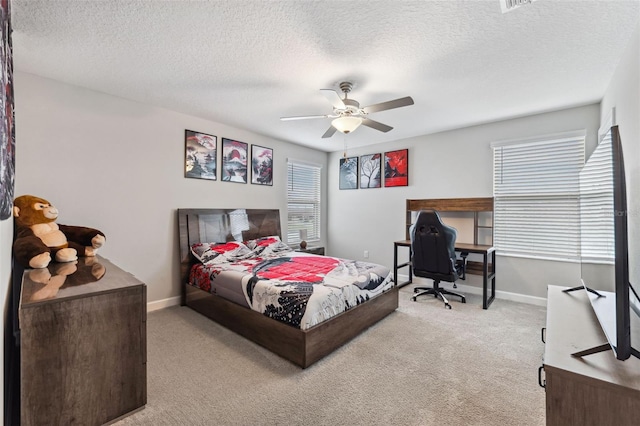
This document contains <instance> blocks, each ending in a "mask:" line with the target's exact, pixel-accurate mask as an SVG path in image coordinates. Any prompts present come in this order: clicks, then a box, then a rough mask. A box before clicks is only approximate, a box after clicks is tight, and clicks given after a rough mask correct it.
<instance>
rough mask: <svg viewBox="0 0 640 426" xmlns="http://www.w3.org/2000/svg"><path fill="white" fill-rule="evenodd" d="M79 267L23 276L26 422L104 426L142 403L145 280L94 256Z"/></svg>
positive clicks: (22, 370) (22, 352) (21, 314)
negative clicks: (141, 280)
mask: <svg viewBox="0 0 640 426" xmlns="http://www.w3.org/2000/svg"><path fill="white" fill-rule="evenodd" d="M76 267H77V271H75V272H73V269H74V267H73V266H72V265H69V264H57V263H54V264H52V265H50V267H49V268H48V270H26V271H25V273H24V275H23V278H22V292H21V297H20V306H19V324H20V363H21V365H20V374H21V384H20V399H21V402H20V406H21V416H20V417H21V424H22V425H23V426H26V425H67V424H77V425H87V426H89V425H101V424H105V423H108V422H111V421H113V420H115V419H118V418H120V417H122V416H124V415H126V414H130V413H132V412H134V411H137V410H139V409H141V408H143V407H144V405H145V404H146V402H147V342H146V333H147V332H146V299H147V297H146V286H145V284H144V283H142V282H140V281H139V280H138V279H136V278H135V277H134V276H133V275H131V274H130V273H128V272H125V271H123V270H122V269H120V268H118V267H117V266H116V265H114V264H113V263H111V262H110V261H109V260H107V259H105V258H102V257H99V256H98V257H96V258H80V260H79V261H78V264H77V265H76ZM69 272H73V273H71V274H69ZM67 274H69V275H67Z"/></svg>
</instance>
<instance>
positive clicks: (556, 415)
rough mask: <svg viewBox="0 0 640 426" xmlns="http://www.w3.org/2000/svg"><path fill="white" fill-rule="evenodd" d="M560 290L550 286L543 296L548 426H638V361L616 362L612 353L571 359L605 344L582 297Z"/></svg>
mask: <svg viewBox="0 0 640 426" xmlns="http://www.w3.org/2000/svg"><path fill="white" fill-rule="evenodd" d="M565 288H566V287H558V286H549V287H548V293H547V328H546V339H545V341H546V343H545V351H544V361H543V368H544V376H545V381H546V383H545V391H546V405H547V425H550V426H551V425H558V426H570V425H579V426H605V425H611V426H624V425H629V426H631V425H639V424H640V359H637V358H635V357H633V356H632V357H631V358H629V359H627V360H626V361H619V360H617V359H616V357H615V355H614V354H613V352H612V351H607V352H600V353H597V354H593V355H588V356H585V357H583V358H576V357H573V356H571V354H572V353H575V352H579V351H582V350H585V349H589V348H592V347H595V346H599V345H601V344H603V343H606V341H607V340H606V336H605V335H604V333H603V332H602V329H601V328H600V324H599V323H598V320H597V318H596V316H595V313H594V312H593V309H592V308H591V304H590V302H589V299H588V297H587V296H586V294H585V292H584V291H575V292H572V293H563V292H562V290H563V289H565ZM633 315H634V314H633V313H632V316H633ZM632 337H638V336H637V335H634V336H632ZM632 342H634V344H635V345H637V344H638V343H639V342H640V340H638V339H635V340H632Z"/></svg>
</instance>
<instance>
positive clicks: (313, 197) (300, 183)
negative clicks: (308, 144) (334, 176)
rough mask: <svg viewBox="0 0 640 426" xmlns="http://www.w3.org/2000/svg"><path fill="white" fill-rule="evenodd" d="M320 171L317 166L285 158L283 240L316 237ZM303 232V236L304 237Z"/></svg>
mask: <svg viewBox="0 0 640 426" xmlns="http://www.w3.org/2000/svg"><path fill="white" fill-rule="evenodd" d="M321 170H322V168H321V167H320V166H318V165H312V164H308V163H303V162H298V161H295V160H291V159H289V160H287V211H288V232H287V242H289V243H299V242H300V241H301V240H302V239H305V240H306V241H319V240H320V172H321ZM305 232H306V237H304V234H305ZM301 234H302V235H301ZM301 236H302V238H301Z"/></svg>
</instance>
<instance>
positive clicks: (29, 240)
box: [13, 195, 106, 268]
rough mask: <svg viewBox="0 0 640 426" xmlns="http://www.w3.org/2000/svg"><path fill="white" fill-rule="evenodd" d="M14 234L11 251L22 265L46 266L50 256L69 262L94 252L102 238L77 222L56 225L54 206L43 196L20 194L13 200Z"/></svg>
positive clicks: (31, 266)
mask: <svg viewBox="0 0 640 426" xmlns="http://www.w3.org/2000/svg"><path fill="white" fill-rule="evenodd" d="M13 216H14V217H15V224H16V237H15V241H14V242H13V253H14V256H15V258H16V260H17V261H18V262H19V263H21V264H22V265H23V266H24V267H30V268H46V267H47V265H49V262H51V259H52V256H54V257H55V260H56V261H58V262H71V261H74V260H77V259H78V256H95V255H96V251H97V249H98V248H100V247H102V245H103V244H104V242H105V240H106V239H105V236H104V234H103V233H102V232H100V231H98V230H97V229H93V228H85V227H81V226H68V225H58V224H57V223H56V222H55V220H56V219H57V218H58V209H56V208H55V207H54V206H52V205H51V203H50V202H49V201H47V200H45V199H43V198H38V197H34V196H33V195H22V196H20V197H18V198H16V199H15V200H14V202H13Z"/></svg>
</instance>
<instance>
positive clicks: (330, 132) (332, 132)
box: [322, 126, 337, 138]
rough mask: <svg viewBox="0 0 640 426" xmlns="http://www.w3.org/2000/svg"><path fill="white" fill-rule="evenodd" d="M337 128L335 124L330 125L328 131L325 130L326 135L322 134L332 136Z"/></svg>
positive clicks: (327, 136)
mask: <svg viewBox="0 0 640 426" xmlns="http://www.w3.org/2000/svg"><path fill="white" fill-rule="evenodd" d="M336 130H337V129H336V128H335V127H333V126H329V128H328V129H327V131H326V132H324V135H322V137H323V138H330V137H331V136H333V134H334V133H335V132H336Z"/></svg>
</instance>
